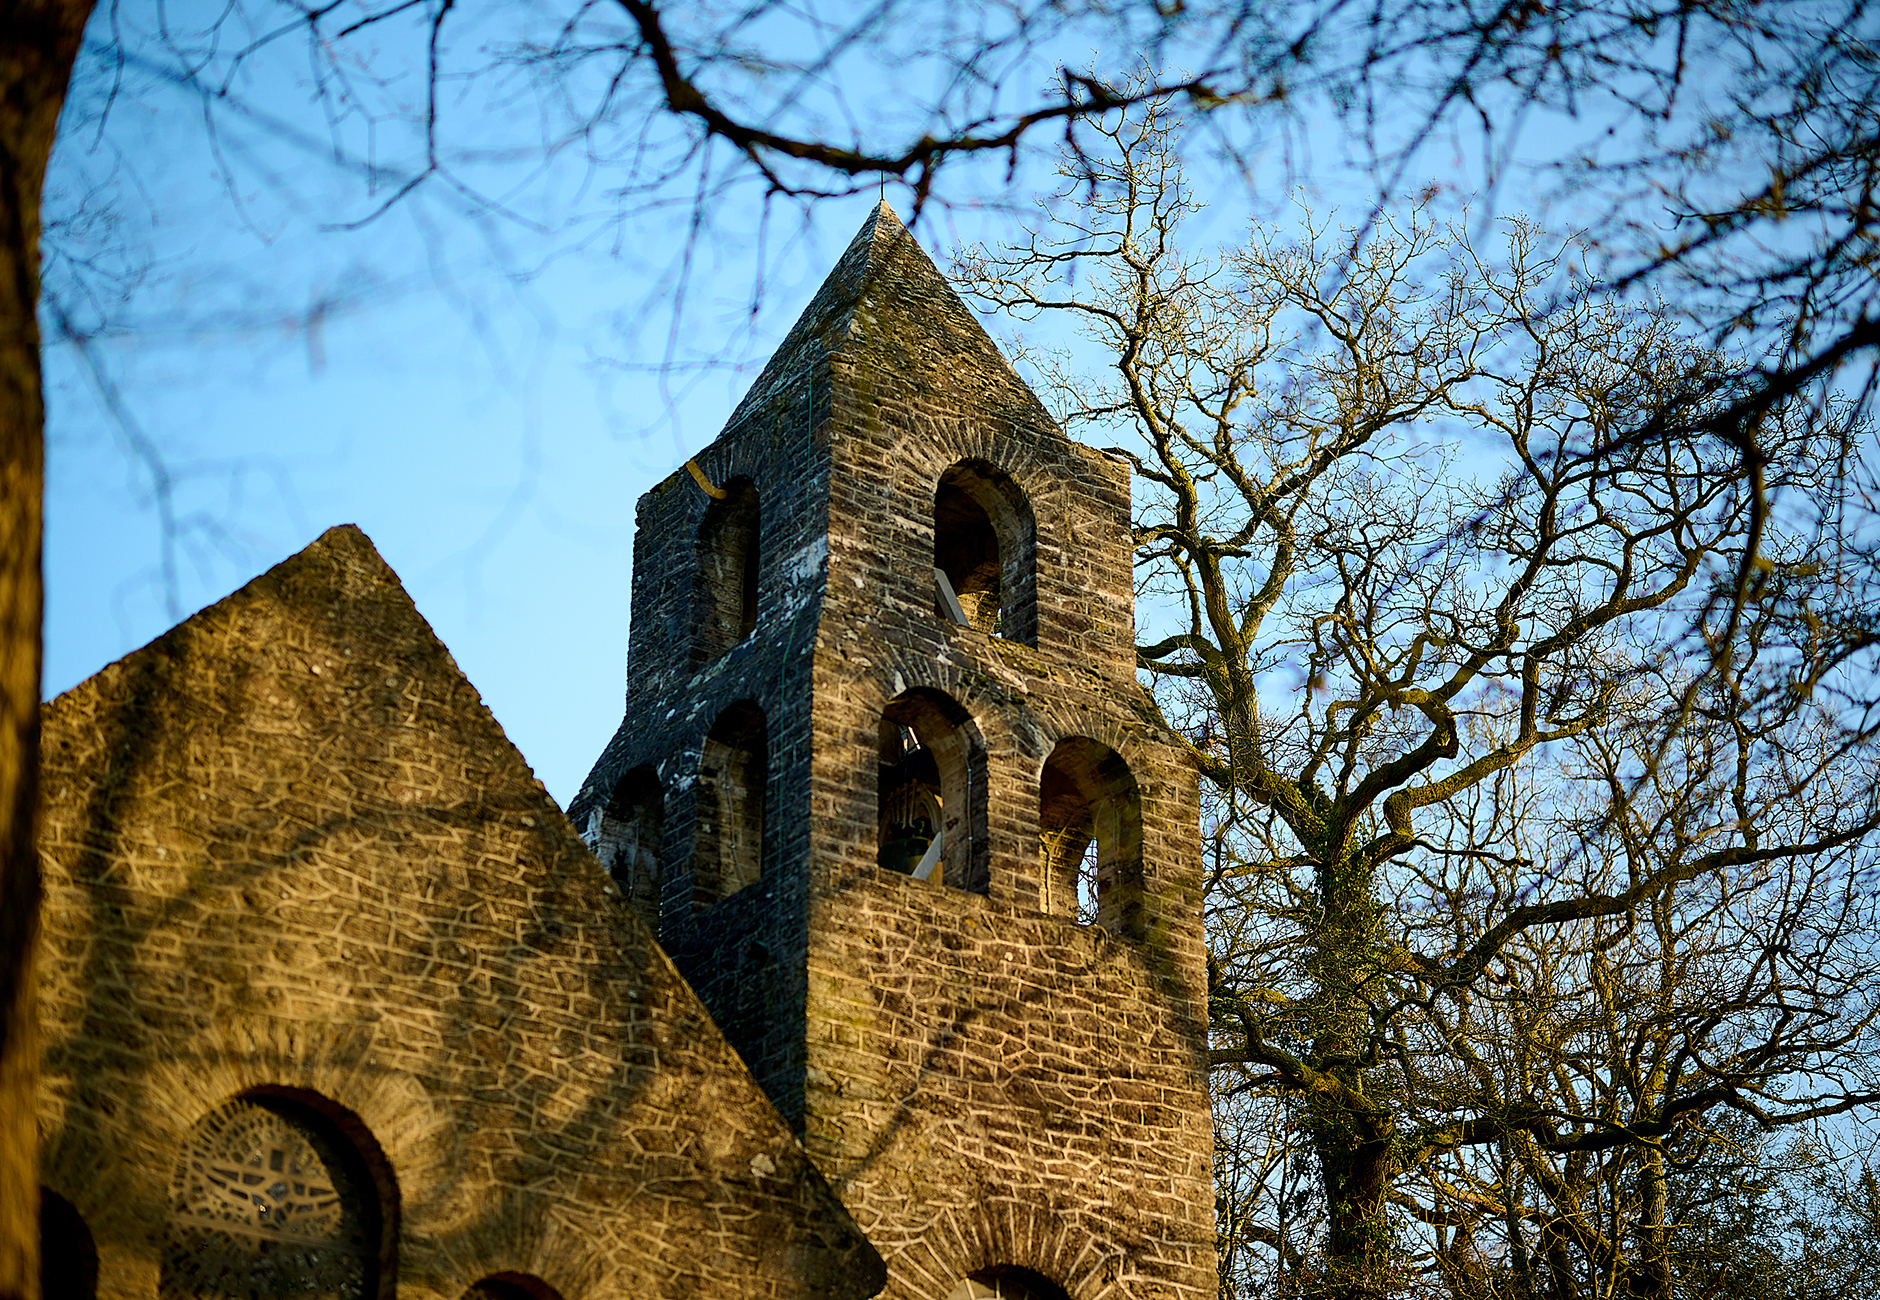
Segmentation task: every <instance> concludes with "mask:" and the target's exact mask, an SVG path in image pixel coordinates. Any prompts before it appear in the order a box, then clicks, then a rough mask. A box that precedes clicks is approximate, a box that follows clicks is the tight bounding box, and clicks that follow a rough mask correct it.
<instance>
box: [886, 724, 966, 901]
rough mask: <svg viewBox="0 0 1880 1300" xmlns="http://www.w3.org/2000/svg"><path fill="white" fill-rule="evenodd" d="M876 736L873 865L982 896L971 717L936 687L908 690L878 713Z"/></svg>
mask: <svg viewBox="0 0 1880 1300" xmlns="http://www.w3.org/2000/svg"><path fill="white" fill-rule="evenodd" d="M877 740H878V747H879V755H878V763H877V782H876V786H875V789H876V792H877V803H878V807H877V830H878V838H877V841H876V861H877V863H878V864H879V865H880V866H881V867H882V869H883V870H886V871H895V872H899V873H900V874H902V875H907V876H913V877H914V878H915V879H917V880H932V881H935V882H936V883H940V884H945V885H947V886H949V887H951V888H953V889H962V890H967V891H969V892H972V893H977V894H983V893H986V892H987V891H988V889H989V888H990V881H991V875H990V870H989V868H988V854H987V843H986V760H985V746H984V745H983V744H982V743H981V741H980V738H979V733H978V729H977V728H975V727H974V726H973V723H972V718H971V715H969V714H968V713H967V712H966V710H964V709H963V708H961V707H960V706H959V704H958V703H956V702H955V701H953V700H951V699H949V698H948V697H947V696H945V695H942V694H941V693H940V692H938V691H928V690H913V691H908V692H907V693H905V694H903V695H900V696H897V697H896V698H895V699H894V700H893V701H891V702H890V703H889V705H888V707H887V708H886V709H885V710H883V712H882V716H881V722H880V727H879V732H878V735H877Z"/></svg>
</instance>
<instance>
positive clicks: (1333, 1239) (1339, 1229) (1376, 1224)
mask: <svg viewBox="0 0 1880 1300" xmlns="http://www.w3.org/2000/svg"><path fill="white" fill-rule="evenodd" d="M1353 1119H1354V1117H1352V1116H1339V1117H1337V1121H1336V1126H1335V1127H1332V1128H1331V1131H1327V1128H1328V1127H1330V1126H1326V1125H1325V1124H1324V1122H1323V1121H1321V1129H1320V1133H1319V1141H1318V1148H1319V1150H1318V1157H1319V1176H1320V1178H1321V1179H1323V1181H1324V1187H1325V1204H1326V1207H1327V1213H1328V1223H1327V1233H1326V1241H1325V1249H1326V1266H1327V1268H1326V1283H1327V1288H1326V1289H1327V1294H1328V1295H1329V1296H1330V1297H1332V1300H1383V1298H1384V1297H1385V1296H1386V1295H1388V1294H1389V1292H1390V1259H1391V1249H1390V1244H1391V1243H1390V1223H1389V1220H1388V1219H1387V1217H1386V1214H1385V1204H1386V1199H1387V1197H1388V1196H1389V1194H1390V1179H1391V1173H1392V1170H1391V1167H1390V1160H1391V1143H1390V1140H1389V1138H1388V1137H1385V1138H1377V1137H1365V1136H1362V1135H1361V1132H1360V1131H1358V1129H1357V1126H1355V1125H1354V1123H1353Z"/></svg>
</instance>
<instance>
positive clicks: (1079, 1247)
mask: <svg viewBox="0 0 1880 1300" xmlns="http://www.w3.org/2000/svg"><path fill="white" fill-rule="evenodd" d="M637 527H638V532H637V537H636V544H635V555H634V566H633V581H632V593H631V600H632V633H631V638H632V644H631V647H630V664H629V674H628V676H629V682H628V692H627V703H626V712H625V717H624V719H623V721H622V723H621V726H620V728H619V731H618V733H617V734H616V735H615V737H614V739H613V741H612V742H611V743H610V744H609V745H608V747H607V748H606V750H605V752H604V753H603V754H602V755H601V757H600V759H599V761H598V762H597V763H596V764H595V766H594V769H593V771H592V773H591V774H590V776H589V778H588V780H587V781H586V783H585V784H584V786H583V789H582V791H581V793H580V794H579V796H578V797H577V798H576V800H575V801H574V803H573V804H572V805H571V807H570V808H569V809H568V811H567V814H566V815H564V814H563V812H562V810H561V809H559V808H557V807H556V805H555V804H554V802H553V801H552V800H551V799H550V798H549V796H548V794H547V792H546V791H545V790H544V789H543V788H542V786H541V784H540V783H539V782H538V781H536V780H535V778H534V775H533V774H532V773H531V772H530V771H529V769H528V766H527V764H526V763H525V762H524V761H523V759H522V757H521V755H520V754H518V753H517V752H516V750H515V749H514V747H513V746H512V745H510V743H509V741H508V740H507V738H506V737H505V736H504V735H503V732H502V729H501V727H500V726H499V725H497V723H496V721H495V719H493V718H492V717H491V716H490V715H489V713H488V711H487V710H486V709H485V708H484V706H483V704H482V701H481V699H480V698H479V697H478V696H477V693H476V691H475V689H474V688H473V687H472V686H471V685H470V683H469V682H467V681H466V680H465V679H464V678H463V676H462V674H461V673H460V672H459V671H458V669H457V666H456V664H455V663H454V662H453V661H452V660H451V657H450V655H449V653H448V652H447V651H446V650H445V648H444V647H443V646H442V645H441V644H440V643H439V642H438V640H437V638H436V637H435V635H434V634H433V633H432V632H431V629H430V628H429V626H428V625H426V624H425V622H424V620H423V619H422V617H421V616H420V615H419V614H418V612H417V610H416V609H415V608H414V607H413V605H412V603H411V601H410V599H409V597H408V596H407V595H406V593H405V592H404V590H403V588H402V587H401V586H400V584H399V582H398V579H397V577H396V575H395V574H394V573H393V572H392V571H391V569H390V568H389V567H388V566H387V565H386V564H385V562H384V561H383V560H382V559H381V558H380V557H379V556H378V554H377V552H376V551H375V550H374V549H373V547H372V545H371V543H370V542H369V541H368V540H367V539H366V538H365V536H364V534H362V533H360V532H359V531H358V530H357V529H353V528H336V529H333V530H331V531H330V532H328V533H327V534H326V535H324V536H323V537H321V538H320V539H319V540H318V541H317V542H315V543H314V544H313V545H311V546H309V547H308V548H307V549H306V550H304V551H302V552H301V553H300V554H298V555H296V556H294V557H292V558H290V559H288V560H287V561H285V562H283V563H282V564H280V565H278V566H277V567H276V568H274V569H272V570H270V571H269V572H268V573H266V574H263V575H262V576H261V577H259V578H257V579H256V580H255V581H253V582H251V583H249V584H248V585H247V586H245V587H243V588H242V589H241V590H240V591H237V592H236V593H234V594H233V595H231V596H229V597H227V598H226V599H224V600H223V601H220V602H218V603H217V604H216V605H214V606H211V607H210V608H208V609H206V610H204V611H202V612H201V613H199V614H197V615H195V616H193V617H192V618H190V619H188V620H185V621H184V622H183V623H182V624H179V625H178V626H177V627H176V628H174V629H172V630H171V631H170V632H168V633H166V634H165V635H164V636H163V637H160V638H158V639H157V640H156V641H154V642H152V643H151V644H150V645H148V646H145V647H144V648H143V649H141V650H138V651H136V652H134V653H133V654H131V655H129V656H127V657H126V658H125V659H123V660H121V661H119V662H118V663H116V664H113V665H111V666H110V667H108V668H106V669H104V670H103V671H102V672H100V673H99V674H97V675H96V676H94V677H93V678H91V679H89V680H88V681H86V682H85V683H82V684H81V685H80V686H78V687H76V688H74V689H73V690H72V691H70V692H67V693H66V694H65V695H63V696H61V697H59V699H57V700H55V701H53V702H52V703H51V704H49V705H48V706H47V708H46V711H45V715H44V741H43V748H44V759H43V773H42V794H43V806H42V817H41V847H42V866H43V877H44V881H45V891H46V893H45V905H44V909H43V913H42V924H43V931H44V933H43V941H42V945H41V950H40V958H39V979H40V989H41V995H40V1019H41V1025H42V1029H41V1038H42V1043H43V1064H42V1071H41V1094H40V1104H39V1116H40V1130H41V1140H42V1179H43V1181H44V1187H43V1189H42V1195H43V1203H42V1224H43V1225H44V1241H45V1244H46V1250H45V1257H46V1274H45V1276H46V1279H47V1296H46V1300H612V1298H613V1297H624V1296H653V1297H661V1298H670V1300H689V1298H691V1297H701V1298H702V1297H708V1296H709V1297H752V1298H754V1300H798V1298H801V1300H809V1298H811V1297H819V1298H825V1300H863V1297H867V1296H873V1295H882V1296H888V1297H894V1300H983V1298H984V1297H988V1296H997V1297H1003V1298H1004V1300H1120V1298H1121V1297H1144V1298H1150V1297H1153V1298H1156V1300H1209V1298H1210V1297H1212V1296H1213V1295H1214V1292H1215V1272H1214V1242H1213V1225H1212V1210H1213V1198H1212V1190H1211V1185H1210V1168H1209V1166H1210V1155H1211V1134H1210V1124H1209V1113H1208V1106H1207V1097H1206V1090H1205V1077H1206V1068H1205V1067H1206V987H1205V971H1204V949H1203V939H1202V933H1201V922H1200V880H1199V870H1200V862H1199V848H1198V828H1197V810H1196V788H1195V777H1194V774H1193V771H1192V769H1191V768H1190V767H1189V766H1188V765H1187V764H1186V763H1185V761H1184V759H1183V757H1182V751H1181V750H1180V747H1179V746H1178V745H1177V744H1176V742H1175V738H1174V737H1173V736H1171V735H1170V734H1169V733H1168V731H1167V730H1166V728H1165V726H1164V725H1163V723H1162V721H1161V719H1160V716H1159V714H1158V713H1157V711H1156V710H1155V708H1154V706H1153V704H1152V703H1151V702H1150V701H1149V699H1148V697H1147V696H1146V694H1145V693H1144V692H1143V690H1142V689H1141V687H1140V686H1139V685H1138V683H1137V682H1136V680H1135V675H1134V652H1133V626H1132V624H1133V610H1132V589H1131V585H1130V559H1131V548H1130V521H1129V488H1128V472H1127V468H1126V466H1124V465H1123V464H1122V463H1121V462H1119V461H1117V460H1115V459H1113V458H1111V457H1109V456H1106V455H1104V454H1102V453H1099V452H1096V451H1093V450H1091V449H1089V448H1087V447H1082V446H1080V445H1078V444H1077V443H1074V442H1072V441H1070V440H1069V439H1068V438H1066V437H1065V436H1064V435H1063V433H1062V432H1061V431H1060V430H1059V429H1058V428H1057V427H1056V425H1055V424H1054V423H1053V422H1052V421H1051V419H1050V417H1049V416H1048V414H1047V413H1046V412H1045V411H1044V410H1043V408H1042V407H1041V406H1040V405H1039V403H1038V402H1037V400H1036V398H1035V397H1034V396H1033V395H1032V394H1031V393H1030V391H1029V390H1028V389H1027V388H1026V387H1025V385H1024V384H1023V383H1022V382H1021V381H1020V379H1019V378H1018V376H1017V375H1016V374H1015V373H1014V372H1013V371H1012V369H1011V367H1010V366H1009V365H1008V364H1007V363H1006V362H1005V360H1004V358H1003V357H1002V356H1001V355H1000V353H999V351H998V349H997V347H996V346H995V345H994V344H993V342H992V341H991V339H990V338H989V337H987V335H986V334H985V332H984V331H983V330H982V329H981V328H980V326H979V325H978V323H977V322H976V321H975V320H974V319H973V317H972V315H971V313H970V312H968V311H967V310H966V308H965V306H964V305H963V304H962V303H961V302H960V301H959V299H958V297H957V296H956V295H955V294H954V293H953V291H952V289H951V288H950V287H949V286H948V285H947V284H946V282H945V280H944V278H943V277H942V276H941V275H940V274H939V272H938V271H937V270H936V269H935V267H934V266H933V264H932V263H931V262H930V261H929V260H928V259H927V257H926V255H925V254H924V253H923V252H922V251H921V250H920V248H919V246H918V245H917V244H916V243H915V242H914V240H913V239H912V237H911V236H910V235H909V234H908V232H907V231H906V230H905V229H904V228H903V227H902V226H901V224H900V222H899V221H898V220H897V219H896V218H895V217H894V215H893V213H892V212H891V211H890V210H888V209H887V208H886V207H885V205H884V206H883V207H882V208H881V209H879V210H878V211H877V212H876V213H875V214H874V215H873V216H871V217H870V219H869V220H868V222H867V223H866V224H865V225H864V226H863V228H862V230H861V232H860V233H859V234H858V235H857V236H856V238H855V240H854V241H853V243H852V244H851V245H850V247H849V248H848V250H847V252H845V253H844V255H843V257H842V258H841V260H840V261H839V262H838V264H837V266H836V267H835V269H834V271H833V272H832V273H831V274H830V276H829V278H828V280H827V281H826V282H825V283H824V285H823V286H822V288H821V290H820V291H819V292H818V294H817V295H816V297H815V299H814V300H813V301H812V302H811V304H810V306H809V307H808V309H807V310H806V311H805V312H804V314H803V316H802V317H801V319H799V320H798V322H797V323H796V325H795V327H794V328H793V329H792V331H791V333H790V334H789V336H788V337H787V339H786V340H785V343H784V344H783V346H782V347H781V348H780V349H779V351H778V353H777V354H776V355H775V356H774V357H773V358H772V359H771V361H770V363H769V364H768V365H767V366H766V368H765V369H764V371H763V373H762V375H761V376H760V377H759V379H758V380H757V382H756V383H755V384H754V385H753V387H752V389H751V391H750V392H749V394H747V396H746V397H745V398H744V400H743V402H742V403H741V404H740V405H739V407H738V408H737V410H736V411H735V412H734V413H733V415H732V418H731V420H730V422H729V423H728V425H727V426H726V429H725V431H724V433H723V434H722V435H721V436H720V437H719V439H718V440H717V441H716V442H714V443H713V444H712V445H711V446H710V447H709V448H707V449H706V450H705V451H703V452H701V453H700V454H699V455H698V456H697V457H696V458H695V459H694V460H693V461H692V462H690V463H689V464H688V465H687V466H686V467H685V468H684V469H683V470H681V471H680V472H678V473H676V474H674V475H673V476H672V477H671V478H669V479H668V480H666V481H665V482H663V483H662V484H660V485H659V486H658V487H656V488H654V489H653V490H652V491H651V492H649V493H648V494H647V495H646V496H645V497H644V498H643V499H642V500H641V502H640V506H639V511H638V519H637Z"/></svg>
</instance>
